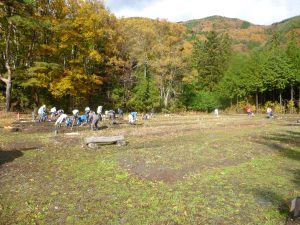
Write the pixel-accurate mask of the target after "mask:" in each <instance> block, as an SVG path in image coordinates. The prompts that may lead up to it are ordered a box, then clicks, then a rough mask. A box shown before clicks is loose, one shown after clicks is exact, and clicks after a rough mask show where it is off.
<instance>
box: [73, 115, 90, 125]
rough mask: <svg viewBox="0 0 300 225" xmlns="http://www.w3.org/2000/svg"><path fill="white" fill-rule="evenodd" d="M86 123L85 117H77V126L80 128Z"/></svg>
mask: <svg viewBox="0 0 300 225" xmlns="http://www.w3.org/2000/svg"><path fill="white" fill-rule="evenodd" d="M86 123H87V117H86V115H81V116H79V117H78V119H77V123H76V124H77V126H80V125H83V124H86Z"/></svg>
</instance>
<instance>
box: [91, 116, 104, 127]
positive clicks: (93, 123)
mask: <svg viewBox="0 0 300 225" xmlns="http://www.w3.org/2000/svg"><path fill="white" fill-rule="evenodd" d="M101 120H102V117H101V114H98V113H97V114H96V113H94V114H93V115H91V130H98V122H99V121H101Z"/></svg>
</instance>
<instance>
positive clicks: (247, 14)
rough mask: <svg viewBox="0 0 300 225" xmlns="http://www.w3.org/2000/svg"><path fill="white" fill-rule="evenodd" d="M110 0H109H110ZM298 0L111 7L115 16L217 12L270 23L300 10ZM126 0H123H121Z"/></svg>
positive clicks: (187, 0) (171, 0)
mask: <svg viewBox="0 0 300 225" xmlns="http://www.w3.org/2000/svg"><path fill="white" fill-rule="evenodd" d="M112 1H113V0H110V1H108V6H109V2H112ZM297 1H298V0H184V1H182V0H160V1H149V4H145V5H144V6H143V7H139V8H137V7H136V5H135V6H133V5H132V7H130V4H129V3H128V4H127V5H126V7H120V8H115V9H113V12H114V13H115V14H116V15H117V16H124V17H132V16H140V17H149V18H164V19H168V20H169V21H173V22H177V21H184V20H189V19H200V18H204V17H207V16H213V15H220V16H226V17H231V18H239V19H243V20H247V21H249V22H252V23H254V24H264V25H269V24H271V23H274V22H279V21H281V20H284V19H287V18H289V17H292V16H296V15H299V14H300V7H299V6H298V5H297ZM124 2H126V0H125V1H124Z"/></svg>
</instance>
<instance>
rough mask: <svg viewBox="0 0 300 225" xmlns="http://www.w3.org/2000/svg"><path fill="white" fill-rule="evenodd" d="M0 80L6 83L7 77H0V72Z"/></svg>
mask: <svg viewBox="0 0 300 225" xmlns="http://www.w3.org/2000/svg"><path fill="white" fill-rule="evenodd" d="M0 80H2V81H3V82H4V83H5V84H7V83H8V79H6V78H4V77H2V75H1V74H0Z"/></svg>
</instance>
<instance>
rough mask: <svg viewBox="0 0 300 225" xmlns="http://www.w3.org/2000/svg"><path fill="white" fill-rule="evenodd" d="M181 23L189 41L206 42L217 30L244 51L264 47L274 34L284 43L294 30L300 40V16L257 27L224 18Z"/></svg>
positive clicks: (208, 18) (241, 21) (217, 17)
mask: <svg viewBox="0 0 300 225" xmlns="http://www.w3.org/2000/svg"><path fill="white" fill-rule="evenodd" d="M180 23H181V24H183V25H185V26H186V27H187V28H188V30H189V35H188V39H189V40H194V39H200V40H205V35H206V34H207V32H209V31H211V30H215V31H217V32H221V33H227V34H228V35H229V36H230V37H231V38H232V40H233V46H234V48H235V49H239V50H242V51H247V50H248V49H252V48H254V47H258V46H261V45H264V44H265V43H266V42H267V41H268V39H269V37H270V36H271V35H272V34H273V33H274V32H278V33H279V34H280V36H282V41H283V42H284V41H286V40H287V36H288V35H289V33H290V32H291V31H292V30H293V31H295V32H296V34H297V37H298V39H299V40H300V16H296V17H293V18H289V19H286V20H283V21H281V22H278V23H274V24H272V25H270V26H262V25H255V24H252V23H250V22H248V21H245V20H240V19H236V18H227V17H222V16H210V17H206V18H203V19H196V20H188V21H184V22H180Z"/></svg>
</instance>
